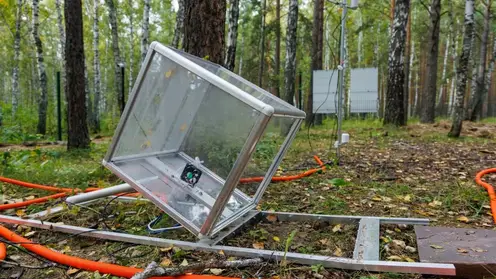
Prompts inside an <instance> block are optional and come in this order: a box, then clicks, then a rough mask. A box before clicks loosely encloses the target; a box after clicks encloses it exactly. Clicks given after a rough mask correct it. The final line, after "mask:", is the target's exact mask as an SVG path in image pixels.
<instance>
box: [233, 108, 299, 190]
mask: <svg viewBox="0 0 496 279" xmlns="http://www.w3.org/2000/svg"><path fill="white" fill-rule="evenodd" d="M294 122H295V119H294V118H277V117H273V118H272V119H271V120H270V121H269V124H268V125H267V128H266V130H265V132H264V135H263V136H262V138H261V139H260V141H259V142H258V143H257V147H256V150H255V152H254V153H253V155H252V157H251V159H250V161H249V162H248V165H247V167H246V169H245V171H244V173H243V177H242V179H241V180H240V183H239V184H238V186H237V188H238V189H239V190H240V191H242V192H243V193H245V194H246V195H248V196H249V197H250V198H252V197H253V195H255V193H256V191H257V189H258V187H259V186H260V184H261V180H262V179H263V178H264V177H265V175H266V174H267V172H268V171H269V167H270V166H271V164H272V162H273V161H274V160H275V158H276V156H277V154H278V153H279V151H280V149H281V148H282V147H283V146H282V144H283V143H284V140H285V139H286V137H287V136H288V134H289V131H290V129H289V128H288V127H291V125H293V123H294Z"/></svg>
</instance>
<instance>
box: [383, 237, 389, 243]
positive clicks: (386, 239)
mask: <svg viewBox="0 0 496 279" xmlns="http://www.w3.org/2000/svg"><path fill="white" fill-rule="evenodd" d="M381 240H382V241H384V243H389V242H391V239H389V238H388V237H384V236H381Z"/></svg>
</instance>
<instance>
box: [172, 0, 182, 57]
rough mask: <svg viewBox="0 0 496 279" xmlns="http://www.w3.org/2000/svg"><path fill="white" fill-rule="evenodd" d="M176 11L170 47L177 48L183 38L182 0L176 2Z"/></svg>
mask: <svg viewBox="0 0 496 279" xmlns="http://www.w3.org/2000/svg"><path fill="white" fill-rule="evenodd" d="M177 4H178V9H177V13H176V26H175V28H174V39H173V40H172V47H174V48H179V45H180V44H181V42H182V40H183V37H184V0H177Z"/></svg>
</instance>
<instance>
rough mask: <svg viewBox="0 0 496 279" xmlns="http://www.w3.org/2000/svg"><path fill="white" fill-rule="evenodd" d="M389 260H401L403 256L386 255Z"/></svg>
mask: <svg viewBox="0 0 496 279" xmlns="http://www.w3.org/2000/svg"><path fill="white" fill-rule="evenodd" d="M387 259H388V260H389V261H403V258H402V257H400V256H389V257H387Z"/></svg>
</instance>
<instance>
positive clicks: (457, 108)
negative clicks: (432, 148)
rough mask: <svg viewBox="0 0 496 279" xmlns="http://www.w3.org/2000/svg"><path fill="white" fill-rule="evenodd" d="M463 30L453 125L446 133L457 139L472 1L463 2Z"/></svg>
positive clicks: (470, 39) (472, 29)
mask: <svg viewBox="0 0 496 279" xmlns="http://www.w3.org/2000/svg"><path fill="white" fill-rule="evenodd" d="M464 25H465V30H464V34H463V49H462V54H461V56H460V61H459V63H458V70H457V73H456V76H457V77H456V79H457V80H456V99H455V105H454V109H453V123H452V125H451V130H450V132H449V133H448V136H450V137H459V136H460V133H461V131H462V124H463V104H464V101H465V90H466V87H467V75H468V72H467V71H468V62H469V59H470V54H471V52H472V40H473V32H474V0H466V1H465V23H464Z"/></svg>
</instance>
